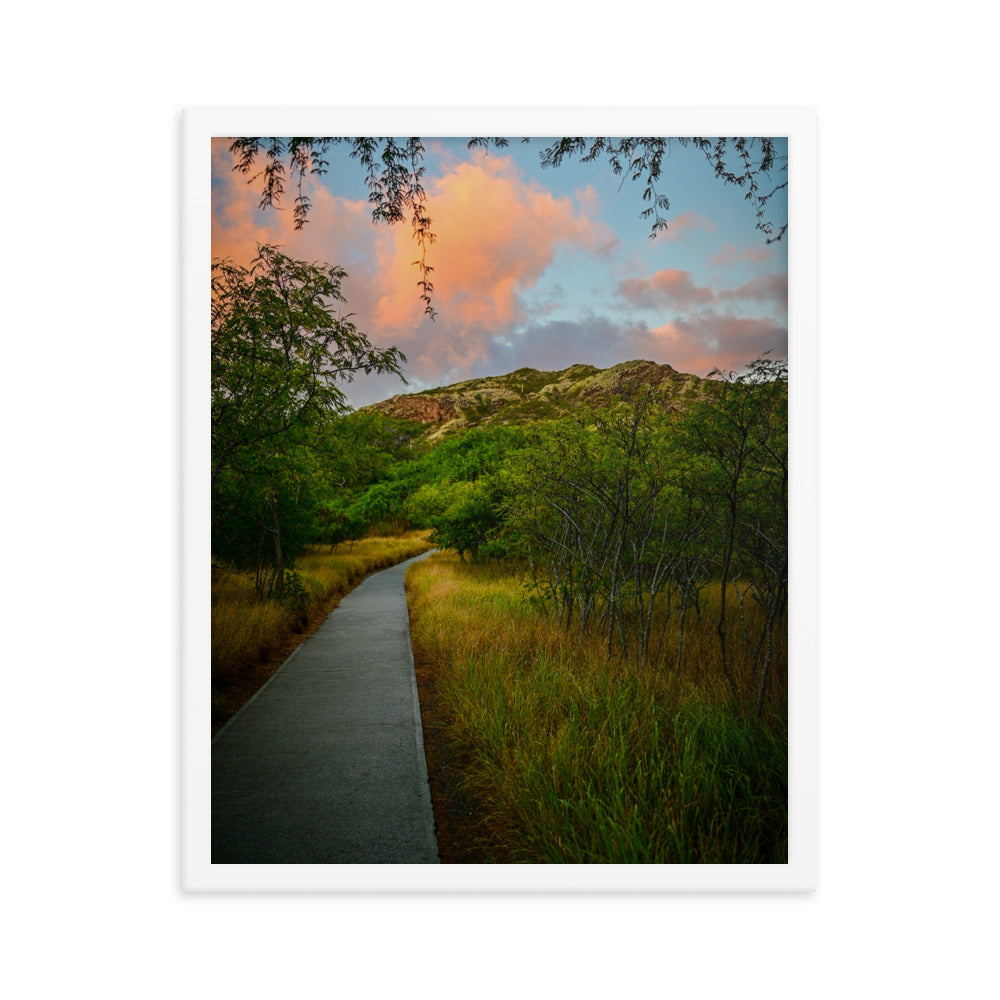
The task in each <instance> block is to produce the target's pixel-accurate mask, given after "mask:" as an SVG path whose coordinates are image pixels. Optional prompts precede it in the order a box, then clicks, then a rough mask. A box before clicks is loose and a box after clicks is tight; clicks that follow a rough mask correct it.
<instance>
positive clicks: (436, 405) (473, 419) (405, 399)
mask: <svg viewBox="0 0 1000 1000" xmlns="http://www.w3.org/2000/svg"><path fill="white" fill-rule="evenodd" d="M714 386H715V383H713V382H710V381H709V380H707V379H701V378H698V377H697V376H696V375H688V374H685V373H683V372H679V371H677V370H676V369H674V368H672V367H671V366H670V365H658V364H656V363H655V362H653V361H626V362H623V363H622V364H620V365H615V366H614V367H612V368H606V369H600V368H595V367H594V366H593V365H583V364H579V365H571V366H570V367H569V368H564V369H562V370H561V371H553V372H548V371H538V370H537V369H535V368H519V369H518V370H517V371H513V372H510V374H508V375H497V376H490V377H485V378H475V379H468V380H467V381H465V382H457V383H455V384H454V385H449V386H444V387H442V388H438V389H425V390H424V391H423V392H417V393H410V394H406V395H398V396H393V397H392V398H391V399H387V400H384V401H383V402H380V403H375V404H373V405H371V406H369V407H365V410H368V411H374V412H377V413H380V414H382V415H383V416H385V417H388V418H389V419H391V420H403V421H414V422H416V423H418V424H420V425H422V426H423V427H424V431H423V432H422V434H421V435H420V436H421V437H422V438H424V439H426V440H428V441H433V440H438V439H440V438H442V437H445V436H447V435H449V434H452V433H454V432H456V431H461V430H465V429H468V428H471V427H480V426H486V425H490V424H523V423H530V422H533V421H536V420H551V419H556V418H559V417H563V416H567V415H569V414H570V413H572V412H573V411H575V410H578V409H581V408H592V407H600V406H607V405H609V404H612V403H614V402H616V401H618V400H621V399H628V398H630V397H632V396H634V395H635V394H636V392H638V391H641V390H646V389H649V390H652V392H653V395H654V397H655V398H656V399H657V400H658V401H660V402H662V405H663V407H664V409H665V410H667V411H668V412H672V411H680V410H683V409H685V408H686V406H687V405H688V404H690V403H691V402H693V401H695V400H698V399H703V398H705V397H706V396H708V395H709V394H711V393H713V392H714V391H715V389H714Z"/></svg>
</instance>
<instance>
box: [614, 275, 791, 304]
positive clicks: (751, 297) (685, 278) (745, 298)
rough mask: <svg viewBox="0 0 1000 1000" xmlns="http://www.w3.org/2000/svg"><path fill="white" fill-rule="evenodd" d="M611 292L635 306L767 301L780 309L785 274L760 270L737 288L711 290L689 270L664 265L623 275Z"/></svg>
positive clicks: (785, 294) (785, 291) (785, 301)
mask: <svg viewBox="0 0 1000 1000" xmlns="http://www.w3.org/2000/svg"><path fill="white" fill-rule="evenodd" d="M615 294H616V295H618V296H620V297H621V298H624V299H626V300H627V301H628V303H629V304H630V305H632V306H634V307H635V308H637V309H676V310H689V309H695V308H701V307H704V306H709V305H712V304H713V303H717V302H730V303H734V304H736V305H737V306H739V304H741V303H754V302H770V303H773V304H774V305H776V306H778V307H779V308H780V309H782V310H787V308H788V275H787V274H762V275H758V276H757V277H756V278H752V279H751V280H750V281H747V282H745V283H744V284H742V285H740V286H739V288H723V289H719V290H715V289H712V288H708V287H707V286H703V285H696V284H695V282H694V280H693V279H692V277H691V273H690V271H681V270H677V269H676V268H665V269H663V270H661V271H657V272H656V274H654V275H653V276H652V277H651V278H626V279H624V280H623V281H620V282H619V283H618V285H617V287H616V288H615Z"/></svg>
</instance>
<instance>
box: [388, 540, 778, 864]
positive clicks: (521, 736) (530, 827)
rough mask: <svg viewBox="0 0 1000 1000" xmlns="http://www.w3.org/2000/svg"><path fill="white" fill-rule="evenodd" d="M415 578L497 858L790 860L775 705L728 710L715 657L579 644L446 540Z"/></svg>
mask: <svg viewBox="0 0 1000 1000" xmlns="http://www.w3.org/2000/svg"><path fill="white" fill-rule="evenodd" d="M407 588H408V593H409V598H410V606H411V617H412V628H413V637H414V644H415V646H417V647H419V649H420V651H421V654H422V655H423V656H425V657H426V658H427V659H428V661H429V662H431V663H432V664H433V669H434V671H435V680H436V684H437V687H438V690H439V691H440V692H441V694H442V696H443V697H444V699H445V702H446V704H447V707H448V712H449V715H450V718H449V739H450V740H451V742H452V745H453V747H454V748H455V749H456V750H457V751H458V752H459V754H460V756H461V758H462V759H463V760H464V761H466V766H465V770H464V773H463V776H462V781H463V785H464V790H465V792H466V793H467V794H468V795H469V796H470V798H471V799H472V800H473V801H475V802H476V803H477V807H478V809H479V812H480V821H479V827H480V829H481V830H482V831H483V835H484V836H485V837H486V838H487V840H488V842H489V851H490V854H491V860H494V861H496V862H500V863H511V862H514V863H520V862H524V863H576V864H600V863H609V864H630V863H631V864H641V863H647V864H650V863H651V864H662V863H689V864H753V863H781V862H784V861H786V860H787V809H786V800H787V765H786V746H787V739H786V735H785V728H784V725H783V724H782V723H781V722H780V721H777V720H776V719H775V717H774V713H772V715H771V720H770V724H769V725H768V726H767V727H765V726H763V725H761V724H759V723H756V722H755V721H752V720H750V719H748V718H747V717H745V716H744V715H743V714H739V713H736V712H734V711H733V710H731V709H730V707H729V706H728V703H727V700H726V694H725V687H724V685H723V684H722V683H721V681H720V679H718V678H715V677H713V676H712V675H711V672H710V670H701V671H693V670H692V671H689V673H690V674H691V676H684V675H683V674H677V673H674V672H672V671H670V670H668V669H666V667H665V666H663V665H660V666H657V667H656V668H654V669H646V670H643V671H639V670H637V669H636V668H634V667H632V666H629V665H628V664H627V663H615V662H608V660H607V657H606V655H604V652H603V651H602V644H601V643H599V642H595V643H594V644H593V645H592V646H588V647H586V648H581V647H580V645H579V644H578V642H577V641H576V639H575V637H574V636H572V635H567V633H566V632H565V631H564V630H562V629H561V628H560V627H559V626H558V625H557V624H556V623H555V622H553V621H552V620H551V619H550V618H546V617H545V616H544V615H543V614H542V613H541V612H540V611H539V610H538V609H537V608H536V607H533V606H531V605H529V603H528V602H527V601H526V599H525V590H524V588H523V585H522V583H521V581H520V579H519V578H518V577H517V576H516V575H514V574H513V573H511V572H509V571H504V570H501V569H498V568H494V567H488V566H469V565H461V564H459V563H458V561H457V560H456V559H455V558H454V557H452V556H451V555H449V554H440V555H438V556H435V557H432V559H431V560H428V561H425V562H422V563H418V564H416V565H415V566H414V567H413V569H412V570H411V571H410V573H409V574H408V577H407ZM705 627H706V626H703V627H702V631H704V630H705ZM692 646H694V647H696V646H697V644H696V643H692Z"/></svg>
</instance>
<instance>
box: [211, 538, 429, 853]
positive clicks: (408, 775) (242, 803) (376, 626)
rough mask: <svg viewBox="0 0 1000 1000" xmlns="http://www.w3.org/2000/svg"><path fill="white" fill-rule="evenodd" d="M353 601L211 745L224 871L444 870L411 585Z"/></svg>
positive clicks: (391, 579) (379, 579) (371, 585)
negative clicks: (313, 867) (423, 722)
mask: <svg viewBox="0 0 1000 1000" xmlns="http://www.w3.org/2000/svg"><path fill="white" fill-rule="evenodd" d="M428 555H430V553H429V552H425V553H424V554H423V555H421V556H417V557H416V559H408V560H407V561H406V562H402V563H399V564H398V565H396V566H393V567H392V568H391V569H387V570H384V571H382V572H381V573H375V574H374V575H372V576H370V577H368V578H367V579H366V580H364V581H363V582H362V583H361V584H360V585H359V586H358V587H356V588H355V589H354V590H352V591H351V592H350V593H349V594H348V595H347V596H346V597H344V598H343V599H342V600H341V602H340V604H339V605H338V606H337V607H336V608H335V609H334V611H333V612H332V613H331V614H330V615H329V616H328V617H327V619H326V621H324V622H323V624H322V625H321V626H320V627H319V629H317V631H316V632H315V633H314V634H313V635H312V636H311V637H310V638H309V639H307V640H306V641H305V642H304V643H303V644H302V645H301V646H299V647H298V649H296V650H295V652H294V653H292V655H291V656H290V657H289V658H288V659H287V660H286V661H285V662H284V663H283V664H282V665H281V667H280V668H279V669H278V670H277V672H276V673H275V674H274V675H273V676H272V677H271V679H270V680H269V681H268V682H267V683H266V684H265V685H264V686H263V687H262V688H261V689H260V691H258V692H257V694H256V695H255V696H254V697H253V698H252V699H251V700H250V701H249V702H247V704H246V705H244V706H243V708H242V709H241V710H240V711H239V712H238V713H237V714H236V715H235V716H233V718H232V719H231V720H230V721H229V722H228V723H227V724H226V725H225V726H224V727H223V728H222V729H221V730H220V731H219V732H218V734H217V735H216V737H215V739H214V740H213V741H212V863H213V864H437V863H438V853H437V841H436V840H435V837H434V815H433V812H432V810H431V798H430V788H429V786H428V783H427V763H426V760H425V758H424V741H423V734H422V731H421V726H420V702H419V701H418V699H417V681H416V675H415V672H414V668H413V650H412V647H411V645H410V622H409V616H408V614H407V610H406V594H405V591H404V589H403V578H404V577H405V575H406V570H407V568H408V567H409V566H410V565H411V564H412V563H414V562H416V561H417V559H423V558H426V556H428Z"/></svg>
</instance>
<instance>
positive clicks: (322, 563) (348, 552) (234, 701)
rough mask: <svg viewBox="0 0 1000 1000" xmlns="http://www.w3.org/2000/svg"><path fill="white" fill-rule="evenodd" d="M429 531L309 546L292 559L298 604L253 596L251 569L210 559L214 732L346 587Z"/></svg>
mask: <svg viewBox="0 0 1000 1000" xmlns="http://www.w3.org/2000/svg"><path fill="white" fill-rule="evenodd" d="M428 534H429V532H428V531H419V532H416V531H415V532H409V533H407V534H405V535H401V536H398V537H397V536H392V537H374V538H366V539H363V540H360V541H356V542H345V543H343V544H342V545H339V546H337V547H335V548H334V550H333V551H332V552H331V551H330V549H329V547H327V546H313V547H312V548H310V549H309V550H308V551H307V552H306V553H304V554H303V555H302V556H301V557H300V558H299V560H298V562H297V564H296V567H295V568H296V571H297V572H298V574H299V578H300V580H301V582H302V585H303V587H304V589H305V595H306V602H307V603H306V606H305V608H304V609H300V608H297V607H295V606H293V605H292V604H291V603H290V602H287V601H282V600H280V599H267V600H263V601H262V600H258V598H257V596H256V594H255V592H254V584H253V578H252V576H250V575H248V574H246V573H240V572H237V571H236V570H233V569H232V568H228V567H225V566H219V565H215V564H213V566H212V629H211V635H212V731H213V733H214V732H216V731H217V730H218V728H219V727H220V726H221V725H223V724H224V723H225V721H226V720H227V719H228V718H229V717H230V716H232V715H233V713H235V712H236V711H237V710H238V709H239V708H240V706H241V705H243V704H244V702H246V701H247V699H248V698H250V697H251V696H252V695H253V694H254V692H255V691H257V689H258V688H259V687H260V686H261V685H262V684H263V683H264V682H265V681H266V680H267V678H268V677H270V676H271V674H272V673H274V671H275V670H276V669H277V668H278V666H280V665H281V663H282V662H283V661H284V660H285V659H286V658H287V657H288V656H289V655H290V654H291V653H292V651H293V650H294V648H295V647H296V646H297V645H298V644H299V643H300V642H302V641H303V640H304V639H305V638H306V637H307V636H308V635H309V634H310V632H312V631H314V630H315V628H316V627H317V626H318V625H319V624H320V623H321V622H322V621H323V619H324V618H325V617H326V616H327V615H328V614H329V613H330V611H332V610H333V608H334V607H335V606H336V604H337V602H338V601H339V600H340V598H341V597H343V596H344V594H346V593H348V592H349V591H350V590H352V589H353V588H354V587H356V586H357V585H358V584H359V583H360V582H361V581H362V580H363V579H364V578H365V577H366V576H367V575H368V574H369V573H374V572H377V571H378V570H381V569H386V568H388V567H389V566H394V565H395V564H396V563H398V562H402V561H403V560H405V559H409V558H410V557H412V556H415V555H419V554H420V553H421V552H426V551H427V550H428V549H429V548H431V547H432V546H431V544H430V542H428V541H427V536H428Z"/></svg>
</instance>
